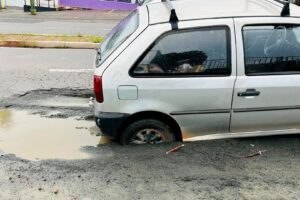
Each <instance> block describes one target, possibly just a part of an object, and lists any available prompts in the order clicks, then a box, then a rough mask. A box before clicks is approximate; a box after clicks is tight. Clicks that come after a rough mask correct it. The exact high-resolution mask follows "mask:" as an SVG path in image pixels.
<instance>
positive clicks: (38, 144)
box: [0, 109, 108, 160]
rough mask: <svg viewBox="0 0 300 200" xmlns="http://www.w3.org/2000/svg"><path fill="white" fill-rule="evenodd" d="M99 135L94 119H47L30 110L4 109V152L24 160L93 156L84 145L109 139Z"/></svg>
mask: <svg viewBox="0 0 300 200" xmlns="http://www.w3.org/2000/svg"><path fill="white" fill-rule="evenodd" d="M98 134H99V129H98V128H97V127H95V122H94V121H83V120H76V119H75V118H67V119H57V118H46V117H41V116H40V115H32V114H29V113H28V112H27V111H19V110H9V109H5V110H0V151H2V152H4V153H5V154H7V153H11V154H15V155H16V156H18V157H21V158H24V159H29V160H41V159H84V158H90V157H91V154H89V153H87V152H84V151H82V148H83V147H86V146H94V147H96V146H97V145H98V144H99V143H102V144H103V143H107V142H108V141H106V138H103V137H99V136H97V135H98ZM99 140H100V142H99ZM103 141H104V142H103Z"/></svg>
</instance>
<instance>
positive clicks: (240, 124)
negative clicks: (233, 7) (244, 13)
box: [230, 17, 300, 132]
mask: <svg viewBox="0 0 300 200" xmlns="http://www.w3.org/2000/svg"><path fill="white" fill-rule="evenodd" d="M234 20H235V29H236V39H237V52H238V53H237V64H238V68H237V71H238V72H237V73H238V76H237V80H236V83H235V89H234V95H233V106H232V111H233V112H232V120H231V127H230V130H231V132H248V131H250V132H252V131H270V130H285V129H298V128H299V127H300V20H299V19H296V18H292V17H288V18H283V17H276V18H271V17H270V18H269V17H264V18H250V19H247V18H239V19H234Z"/></svg>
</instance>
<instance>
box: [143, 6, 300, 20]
mask: <svg viewBox="0 0 300 200" xmlns="http://www.w3.org/2000/svg"><path fill="white" fill-rule="evenodd" d="M171 2H172V5H173V7H174V8H175V10H176V13H177V16H178V19H179V21H185V20H193V19H209V18H227V17H258V16H264V17H266V16H269V17H274V16H277V17H280V13H281V10H282V7H283V5H282V4H281V3H278V2H276V1H274V0H175V1H174V0H173V1H171ZM144 6H147V8H148V12H149V24H157V23H164V22H168V21H169V19H170V11H169V10H168V7H167V5H166V2H161V1H159V0H153V1H150V2H148V3H146V4H145V5H144ZM290 16H291V17H300V7H299V6H296V5H295V4H290Z"/></svg>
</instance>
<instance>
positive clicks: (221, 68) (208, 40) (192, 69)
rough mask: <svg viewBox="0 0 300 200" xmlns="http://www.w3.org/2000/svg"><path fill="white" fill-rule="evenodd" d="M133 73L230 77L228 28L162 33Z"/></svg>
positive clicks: (165, 75) (137, 74)
mask: <svg viewBox="0 0 300 200" xmlns="http://www.w3.org/2000/svg"><path fill="white" fill-rule="evenodd" d="M130 73H131V75H132V76H137V77H138V76H163V77H172V76H185V75H196V76H197V75H199V76H229V75H230V74H231V50H230V38H229V29H228V28H227V27H210V28H199V29H193V30H181V31H178V30H177V31H172V32H169V33H166V34H163V35H162V36H161V37H160V38H158V40H157V41H156V42H155V43H154V44H152V45H151V47H150V48H149V49H148V50H147V51H146V52H145V53H144V54H143V55H142V57H141V58H140V59H139V60H138V62H137V64H135V65H134V67H133V68H132V69H131V71H130Z"/></svg>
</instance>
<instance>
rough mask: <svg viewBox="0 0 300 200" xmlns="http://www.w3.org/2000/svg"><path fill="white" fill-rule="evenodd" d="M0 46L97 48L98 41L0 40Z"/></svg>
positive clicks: (98, 45)
mask: <svg viewBox="0 0 300 200" xmlns="http://www.w3.org/2000/svg"><path fill="white" fill-rule="evenodd" d="M0 47H23V48H54V49H98V48H99V47H100V43H92V42H62V41H36V42H33V41H18V40H15V41H0Z"/></svg>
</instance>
